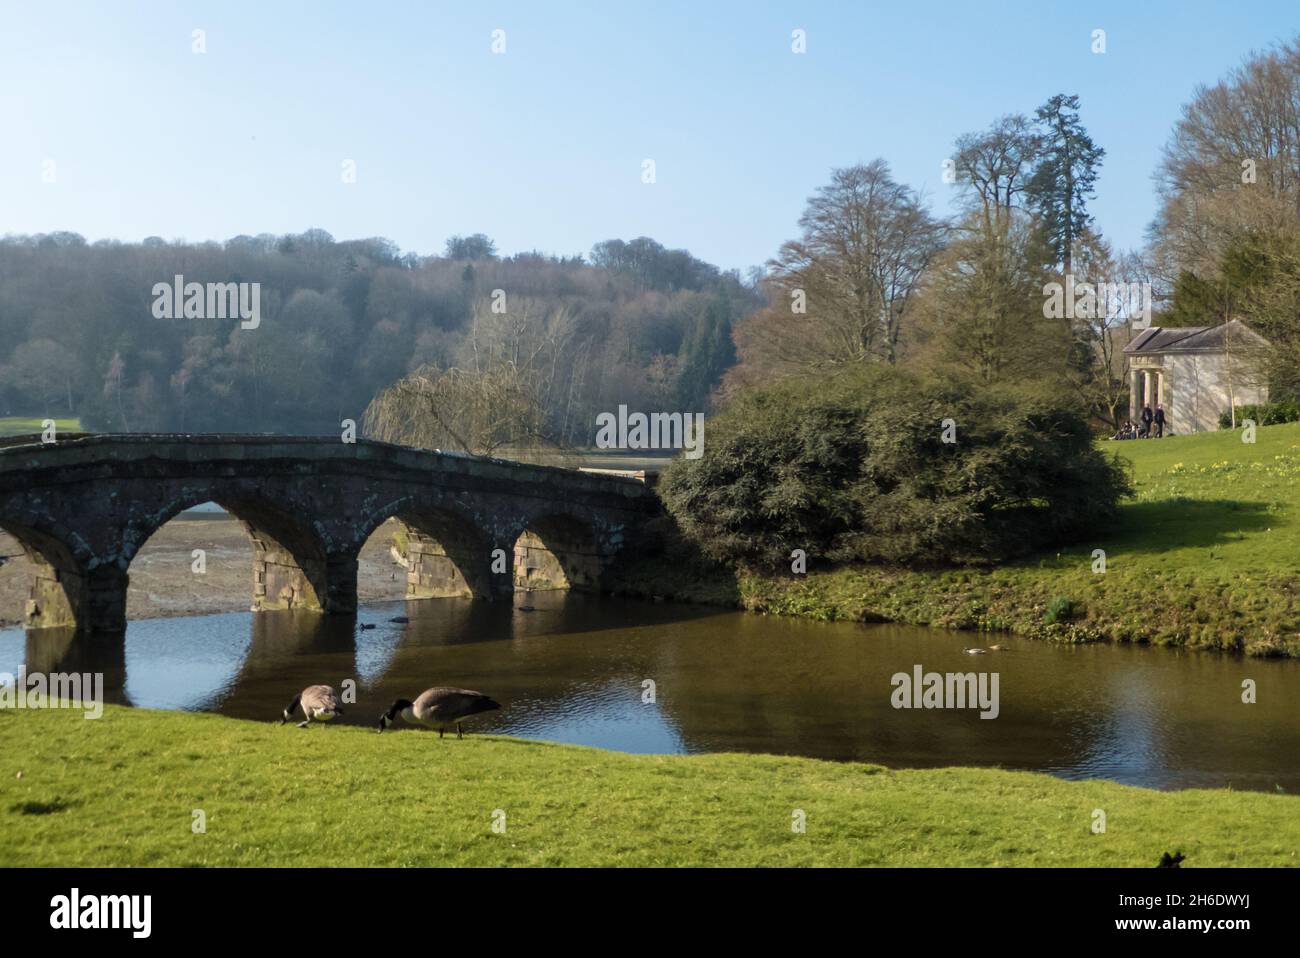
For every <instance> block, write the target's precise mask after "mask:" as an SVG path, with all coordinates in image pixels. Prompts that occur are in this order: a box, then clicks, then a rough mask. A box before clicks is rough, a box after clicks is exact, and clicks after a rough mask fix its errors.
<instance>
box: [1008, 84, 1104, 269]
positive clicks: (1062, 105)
mask: <svg viewBox="0 0 1300 958" xmlns="http://www.w3.org/2000/svg"><path fill="white" fill-rule="evenodd" d="M1078 109H1079V98H1078V97H1077V96H1066V95H1065V94H1063V93H1058V94H1057V95H1056V96H1054V97H1052V98H1051V99H1050V100H1048V101H1047V102H1046V103H1045V104H1043V105H1042V106H1041V107H1039V108H1038V110H1037V111H1036V112H1035V114H1034V115H1035V117H1036V118H1037V120H1038V123H1039V126H1040V127H1041V130H1042V132H1041V144H1040V155H1039V161H1038V166H1037V167H1036V168H1035V170H1034V175H1033V177H1032V178H1031V179H1030V181H1029V186H1028V188H1027V189H1026V191H1025V192H1026V194H1027V196H1028V198H1029V201H1030V203H1031V204H1032V205H1033V206H1034V208H1035V209H1036V210H1037V212H1038V215H1039V221H1040V224H1041V226H1040V228H1041V229H1042V232H1043V239H1044V241H1045V245H1046V246H1047V247H1048V248H1049V249H1051V250H1052V251H1053V252H1054V253H1055V255H1056V262H1057V263H1059V264H1061V266H1062V267H1063V269H1064V272H1066V273H1069V272H1070V271H1071V269H1072V268H1073V247H1074V243H1075V241H1076V240H1077V239H1078V238H1079V237H1080V236H1082V235H1083V233H1084V230H1086V229H1087V228H1088V226H1089V224H1090V223H1091V222H1092V217H1091V216H1090V215H1089V213H1088V209H1087V201H1088V200H1089V199H1090V198H1091V197H1092V196H1093V185H1094V184H1095V183H1096V181H1097V169H1098V167H1100V166H1101V161H1102V158H1103V157H1104V156H1105V155H1106V151H1105V150H1103V149H1102V148H1101V147H1099V146H1097V145H1096V144H1094V143H1093V142H1092V138H1091V137H1090V136H1088V131H1087V130H1085V129H1084V128H1083V124H1082V123H1080V122H1079V114H1078Z"/></svg>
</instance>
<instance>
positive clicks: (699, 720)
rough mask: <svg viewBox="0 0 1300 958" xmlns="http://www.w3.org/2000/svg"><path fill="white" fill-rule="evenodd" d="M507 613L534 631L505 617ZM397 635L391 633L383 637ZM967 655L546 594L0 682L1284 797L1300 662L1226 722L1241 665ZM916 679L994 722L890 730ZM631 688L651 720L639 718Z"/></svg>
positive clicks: (1043, 651) (928, 637) (1297, 722)
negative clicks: (437, 691) (443, 698)
mask: <svg viewBox="0 0 1300 958" xmlns="http://www.w3.org/2000/svg"><path fill="white" fill-rule="evenodd" d="M525 603H527V604H529V605H531V606H535V607H536V608H535V610H534V611H523V610H522V609H521V608H520V607H521V606H522V605H524V604H525ZM403 615H404V616H409V617H410V621H409V622H406V623H396V622H391V621H389V620H390V619H392V618H394V617H397V616H403ZM359 625H373V626H374V628H370V629H360V628H358V626H359ZM119 638H120V637H119ZM971 641H972V636H971V635H970V634H969V633H966V634H963V633H954V632H946V631H943V630H937V629H921V628H911V627H903V626H889V625H872V626H863V625H850V624H843V623H841V624H825V623H816V622H808V621H802V620H791V619H781V618H777V617H772V616H756V615H749V614H745V613H739V612H730V611H719V610H710V609H704V608H699V607H693V606H676V605H672V604H666V603H650V602H638V601H633V600H626V599H619V598H613V597H608V596H590V595H581V594H574V593H563V592H551V593H534V594H530V595H519V596H516V597H515V601H514V603H513V604H511V603H507V602H500V603H489V602H475V601H473V600H465V599H436V600H426V601H416V602H406V603H402V602H395V603H390V604H384V605H373V606H367V607H363V608H362V609H361V610H360V612H359V614H358V616H357V618H356V620H355V622H354V621H353V620H352V619H351V618H350V617H342V616H322V615H319V614H305V613H301V612H297V613H295V612H266V613H259V614H250V613H239V614H231V615H218V616H204V617H189V618H173V619H159V620H150V621H140V622H132V623H131V624H130V627H129V629H128V631H127V633H126V636H125V642H124V643H123V642H121V641H119V643H118V644H117V645H114V644H113V643H112V642H107V641H99V640H97V641H95V642H91V643H82V642H73V641H66V640H65V639H63V638H60V637H58V636H56V635H51V634H50V633H47V632H41V633H28V634H27V635H26V636H24V634H23V633H22V632H21V631H19V630H17V629H13V630H8V631H5V632H0V672H3V671H9V672H16V671H17V669H18V668H19V666H20V665H21V664H22V663H23V661H24V660H25V661H26V662H27V663H28V666H29V668H33V669H35V668H38V667H39V668H40V669H41V670H43V671H70V670H73V669H75V670H78V671H103V672H105V673H106V679H107V683H108V685H109V696H108V697H109V699H110V701H118V702H129V703H131V704H134V705H137V706H145V707H154V708H183V709H206V710H211V711H216V712H220V713H222V714H225V715H230V716H235V717H238V718H243V719H252V720H257V721H262V722H273V721H276V720H277V719H278V718H279V714H280V710H281V709H282V708H283V707H284V706H285V704H286V703H287V702H288V701H289V699H290V698H292V696H293V695H294V694H295V693H296V692H297V691H299V690H300V689H302V688H303V687H304V686H306V685H309V684H312V683H316V682H328V683H330V684H332V685H334V686H335V687H341V686H342V683H343V682H344V680H346V679H353V680H355V682H356V687H357V701H356V704H355V705H354V706H353V707H351V708H349V710H348V712H347V714H346V715H345V716H344V717H343V719H342V720H341V721H343V722H345V723H349V724H357V725H365V726H370V725H372V724H373V723H374V722H375V720H376V719H377V717H378V715H379V713H380V712H381V711H382V710H383V709H384V708H386V707H387V706H388V704H389V703H390V702H391V701H392V700H393V699H395V698H398V697H407V698H410V697H411V696H412V695H413V694H414V693H417V692H419V691H420V690H422V689H424V688H426V687H428V686H431V685H461V686H466V687H469V688H477V689H480V690H481V691H484V692H486V693H488V694H490V695H492V696H493V697H494V698H496V699H497V700H498V701H500V702H501V703H502V705H503V708H502V710H501V711H500V712H493V713H491V714H489V715H485V716H483V717H482V719H481V721H479V722H478V723H477V724H476V725H475V726H473V728H476V729H478V730H480V731H484V732H494V733H501V734H509V735H519V736H524V737H529V738H537V739H545V740H552V741H563V742H572V743H576V744H582V745H595V746H599V747H604V748H612V749H619V750H623V751H631V752H676V753H682V752H718V751H733V752H734V751H749V752H769V753H779V754H795V755H807V756H812V757H817V758H829V759H841V760H845V759H848V760H856V761H863V762H872V763H877V764H882V765H887V766H895V767H907V766H941V765H967V766H969V765H979V766H997V767H1004V768H1020V769H1033V770H1039V771H1048V772H1052V773H1055V774H1058V775H1062V776H1065V777H1069V778H1093V777H1098V778H1110V779H1115V780H1118V781H1122V782H1126V783H1130V784H1135V785H1145V786H1148V787H1158V788H1178V787H1222V786H1227V785H1231V786H1232V787H1234V788H1244V789H1259V790H1266V791H1271V790H1273V789H1275V788H1276V787H1278V786H1281V787H1282V788H1283V789H1285V790H1286V791H1289V792H1295V791H1300V761H1298V760H1297V758H1296V756H1297V755H1300V709H1296V708H1295V706H1294V702H1295V697H1296V690H1297V689H1298V688H1300V662H1292V661H1264V660H1254V661H1251V662H1249V674H1250V677H1251V678H1253V679H1254V680H1255V681H1256V683H1257V692H1258V701H1257V703H1256V704H1254V705H1251V706H1249V707H1245V706H1242V705H1240V698H1239V696H1240V687H1241V677H1242V674H1243V673H1242V668H1243V666H1242V662H1241V661H1240V660H1238V659H1236V658H1233V657H1230V656H1222V655H1214V654H1208V653H1203V654H1191V653H1176V652H1172V651H1169V650H1162V649H1156V650H1152V649H1143V648H1135V647H1130V646H1109V645H1094V646H1081V647H1079V646H1071V647H1063V646H1058V645H1054V644H1051V643H1043V642H1032V641H1025V640H1017V639H1014V638H1004V639H1003V642H1004V643H1005V644H1008V645H1009V646H1010V650H1009V651H1007V652H1005V653H991V654H989V655H986V656H979V657H971V656H968V655H964V654H963V653H962V651H961V650H962V648H963V646H967V645H970V644H971ZM917 664H920V665H922V666H923V667H924V668H925V670H927V671H930V670H933V671H937V672H941V673H943V672H969V671H995V672H997V673H998V674H999V676H1000V711H999V715H998V718H997V719H996V720H991V721H990V720H983V719H980V718H979V716H978V713H977V712H976V711H974V710H965V711H960V710H954V709H935V710H896V709H894V708H893V707H892V705H891V693H892V692H893V686H892V684H891V681H890V679H891V677H892V676H893V675H894V674H895V673H898V672H903V673H909V674H910V673H911V671H912V669H913V667H914V666H915V665H917ZM647 681H652V682H654V692H655V695H654V699H653V701H646V700H645V699H646V697H645V689H646V686H645V684H644V683H646V682H647ZM101 721H111V716H110V717H108V718H106V719H102V720H101ZM283 732H284V734H297V735H309V734H311V735H314V734H324V735H328V734H331V732H330V729H328V728H325V729H309V730H304V731H300V730H298V729H295V728H293V727H291V726H290V727H287V728H286V729H284V730H283ZM414 734H419V733H414ZM429 739H430V748H435V747H437V745H438V740H437V737H436V736H430V737H429ZM453 747H455V746H453Z"/></svg>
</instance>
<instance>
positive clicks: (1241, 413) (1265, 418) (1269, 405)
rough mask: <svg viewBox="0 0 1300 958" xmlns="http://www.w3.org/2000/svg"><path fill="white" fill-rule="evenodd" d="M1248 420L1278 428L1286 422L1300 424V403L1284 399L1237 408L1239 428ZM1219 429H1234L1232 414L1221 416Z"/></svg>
mask: <svg viewBox="0 0 1300 958" xmlns="http://www.w3.org/2000/svg"><path fill="white" fill-rule="evenodd" d="M1247 419H1250V420H1253V421H1254V423H1255V425H1256V426H1277V425H1280V424H1281V423H1284V422H1300V402H1298V401H1296V400H1294V399H1282V400H1279V401H1278V402H1266V403H1255V404H1252V405H1248V406H1238V407H1237V428H1241V424H1242V423H1243V422H1245V421H1246V420H1247ZM1219 428H1220V429H1231V428H1232V413H1227V412H1225V413H1220V414H1219Z"/></svg>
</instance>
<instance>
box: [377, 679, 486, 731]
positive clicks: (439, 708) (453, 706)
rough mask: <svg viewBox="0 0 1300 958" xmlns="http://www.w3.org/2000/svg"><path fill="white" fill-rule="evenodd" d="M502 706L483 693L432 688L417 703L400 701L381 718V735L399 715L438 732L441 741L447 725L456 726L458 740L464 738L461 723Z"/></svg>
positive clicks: (426, 690) (421, 694)
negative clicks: (472, 716)
mask: <svg viewBox="0 0 1300 958" xmlns="http://www.w3.org/2000/svg"><path fill="white" fill-rule="evenodd" d="M499 708H501V706H500V705H499V704H498V703H497V702H495V701H493V700H492V699H490V698H488V697H487V696H486V695H484V694H483V693H482V692H471V691H470V690H469V689H448V688H433V689H425V690H424V691H423V692H421V693H420V694H419V696H418V697H417V698H416V700H415V701H414V702H411V701H408V700H407V699H398V700H397V701H396V702H394V703H393V704H392V705H391V706H389V708H388V711H387V712H385V713H384V714H383V715H381V716H379V731H381V732H382V731H383V730H384V729H386V728H387V727H388V726H390V725H392V724H393V720H394V719H396V718H397V716H398V714H399V713H400V714H401V716H402V718H404V719H406V721H408V722H411V723H412V724H417V725H423V726H425V727H427V728H436V729H437V730H438V738H442V736H443V733H444V732H445V731H446V730H447V725H448V724H452V725H455V726H456V737H457V738H464V737H465V733H464V732H463V731H461V727H460V723H461V722H462V721H463V720H465V719H467V718H469V717H470V716H471V715H477V714H478V713H479V712H491V711H493V710H494V709H499Z"/></svg>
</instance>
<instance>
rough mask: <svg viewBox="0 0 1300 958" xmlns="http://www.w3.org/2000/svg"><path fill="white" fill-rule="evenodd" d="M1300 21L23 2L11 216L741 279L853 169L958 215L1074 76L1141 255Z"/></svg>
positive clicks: (11, 51)
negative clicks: (1182, 183) (1212, 125)
mask: <svg viewBox="0 0 1300 958" xmlns="http://www.w3.org/2000/svg"><path fill="white" fill-rule="evenodd" d="M195 28H202V29H204V30H206V32H207V53H206V54H203V55H196V54H194V53H192V52H191V50H190V47H191V31H192V30H194V29H195ZM498 28H500V29H503V30H505V31H506V44H507V47H506V53H505V54H504V55H494V54H492V52H491V50H490V43H491V32H492V31H493V30H494V29H498ZM795 28H802V29H804V30H806V31H807V37H808V52H807V53H806V54H804V55H796V54H793V53H792V52H791V51H790V33H791V30H793V29H795ZM1095 28H1102V29H1104V30H1105V31H1106V40H1107V52H1106V53H1105V54H1104V55H1094V54H1093V53H1091V52H1090V42H1091V40H1090V34H1091V31H1092V30H1093V29H1095ZM1297 33H1300V5H1297V4H1296V3H1295V2H1294V0H1287V2H1283V0H1251V2H1249V3H1242V2H1226V3H1210V2H1177V0H1160V2H1138V0H1125V2H1117V3H1112V2H1090V3H1087V4H1082V3H1065V2H1055V0H1033V2H1007V3H996V2H988V3H971V2H957V0H938V2H916V0H913V2H901V3H900V2H896V0H889V2H870V3H868V2H840V3H829V2H827V3H808V2H798V3H796V2H787V3H774V2H773V3H759V2H750V3H741V2H735V3H715V2H706V0H693V2H660V0H655V2H651V3H633V2H625V0H601V2H590V3H576V2H545V0H533V2H527V3H479V2H474V3H471V2H467V0H466V2H459V3H432V2H427V3H383V2H373V0H372V2H362V0H352V2H346V3H316V2H313V3H305V2H304V3H289V2H278V0H258V2H221V3H184V4H181V3H143V2H137V3H130V2H120V3H119V2H113V3H109V2H100V3H93V4H92V3H67V2H60V0H32V2H27V0H23V2H13V0H4V2H3V3H0V129H3V136H2V137H0V233H6V232H7V233H30V232H47V231H51V230H60V229H61V230H72V231H75V232H79V233H82V234H83V235H85V236H87V237H88V238H90V239H92V240H94V239H100V238H104V237H116V238H120V239H125V240H139V239H142V238H143V237H145V236H149V235H160V236H163V237H166V238H169V239H173V238H184V239H189V240H203V239H225V238H228V237H230V236H234V235H238V234H240V233H249V234H255V233H261V232H271V233H283V232H299V231H301V230H303V229H306V228H308V227H320V228H322V229H325V230H328V231H329V232H330V233H332V234H333V235H334V236H335V237H336V238H339V239H344V238H355V237H361V236H376V235H379V236H387V237H389V238H390V239H392V240H394V241H396V242H397V243H398V244H399V245H400V246H401V247H402V248H403V249H404V250H408V251H411V250H413V251H416V252H420V253H432V252H440V251H441V249H442V245H443V242H444V240H445V239H446V238H447V236H449V235H451V234H456V233H462V234H463V233H471V232H484V233H487V234H488V235H490V236H491V237H493V238H494V239H495V240H496V241H497V244H498V248H499V249H500V250H501V251H502V252H505V253H513V252H516V251H520V250H527V249H540V250H543V251H546V252H552V253H578V252H586V251H587V250H588V249H589V248H590V247H591V245H592V243H594V242H596V241H598V240H602V239H608V238H611V237H621V238H631V237H633V236H639V235H648V236H652V237H654V238H655V239H657V240H659V241H660V242H662V243H664V244H665V245H668V246H670V247H685V248H687V249H689V250H690V251H691V252H692V253H694V254H695V255H697V256H700V257H702V258H703V259H706V260H709V261H711V262H714V263H717V264H719V265H721V266H723V267H727V268H729V267H740V268H744V267H747V266H750V265H756V264H760V263H762V262H763V261H765V260H766V259H767V258H768V257H770V256H771V255H772V254H773V253H774V252H775V250H776V249H777V247H778V246H779V245H780V243H781V242H782V241H783V240H785V239H787V238H789V237H791V236H792V235H794V234H795V232H796V220H797V219H798V216H799V213H800V210H801V209H802V207H803V204H804V201H805V199H806V197H807V196H808V195H809V194H810V193H811V192H812V191H813V190H814V189H815V188H816V187H817V186H819V185H820V184H822V183H824V182H825V181H826V179H827V174H828V172H829V170H830V169H831V168H833V167H836V166H844V165H848V164H852V163H855V162H859V161H868V160H871V159H873V158H875V157H877V156H879V157H883V158H884V159H886V160H887V161H888V162H889V163H890V165H891V167H892V168H893V170H894V172H895V175H896V176H898V177H899V178H900V179H902V180H904V181H905V182H908V183H910V184H911V185H913V186H916V187H919V188H923V189H924V190H925V191H926V193H927V194H928V195H929V196H930V197H931V199H932V202H933V204H934V206H935V208H936V210H937V211H938V212H947V211H948V209H949V199H950V195H951V187H948V186H946V185H945V184H944V183H943V182H942V180H941V176H940V164H941V162H942V161H943V159H944V158H945V157H946V156H948V154H949V150H950V147H951V144H952V142H953V140H954V138H955V137H956V136H957V135H958V134H960V133H962V132H965V131H968V130H974V129H979V128H981V127H983V126H985V125H987V124H988V123H989V122H990V121H992V120H993V119H994V118H995V117H996V116H998V115H1000V114H1002V113H1007V112H1015V111H1023V112H1030V111H1032V110H1033V108H1034V107H1036V106H1037V105H1038V104H1040V103H1041V102H1043V101H1044V100H1046V99H1047V98H1048V97H1049V96H1051V95H1052V94H1054V93H1057V92H1067V93H1077V94H1079V96H1080V97H1081V98H1082V101H1083V118H1084V121H1085V123H1086V124H1087V126H1088V128H1089V130H1090V131H1091V132H1092V134H1093V137H1094V139H1095V140H1096V141H1097V142H1098V143H1099V144H1101V145H1102V146H1104V147H1105V149H1106V151H1107V157H1106V163H1105V167H1104V170H1103V172H1102V175H1101V178H1100V180H1099V183H1098V198H1097V200H1096V201H1095V202H1094V204H1093V211H1094V213H1095V215H1096V217H1097V221H1098V224H1099V225H1100V227H1101V229H1102V231H1103V232H1104V233H1105V234H1106V235H1107V236H1108V238H1109V239H1110V240H1111V241H1112V243H1113V244H1114V245H1115V246H1116V247H1117V248H1127V247H1134V246H1138V245H1140V244H1141V242H1142V238H1143V231H1144V229H1145V227H1146V225H1147V223H1148V222H1149V221H1150V219H1151V216H1152V213H1153V211H1154V199H1153V195H1152V184H1151V173H1152V171H1153V169H1154V168H1155V164H1156V161H1157V158H1158V154H1159V149H1160V146H1161V144H1162V143H1163V142H1164V141H1165V139H1166V138H1167V137H1168V135H1169V132H1170V129H1171V127H1172V124H1173V123H1174V121H1175V119H1176V118H1177V116H1178V111H1179V107H1180V106H1181V104H1183V103H1184V102H1186V100H1187V99H1188V98H1189V97H1190V95H1191V93H1192V91H1193V89H1194V87H1195V85H1196V84H1197V83H1200V82H1206V83H1211V82H1213V81H1215V80H1216V79H1218V78H1219V77H1220V76H1222V75H1223V73H1224V72H1225V71H1226V70H1228V69H1229V68H1231V67H1232V66H1234V65H1236V64H1237V63H1238V62H1240V60H1241V58H1242V57H1243V56H1244V55H1245V54H1246V53H1248V52H1249V51H1250V50H1251V49H1262V48H1264V47H1267V46H1268V45H1270V44H1271V43H1273V42H1274V41H1277V40H1281V39H1287V38H1289V37H1291V36H1294V35H1296V34H1297ZM646 158H650V159H653V160H654V161H655V163H656V166H657V179H658V181H657V183H655V184H654V185H645V184H643V183H642V182H641V163H642V160H644V159H646ZM47 159H49V160H53V161H54V162H55V176H56V182H55V183H53V184H45V183H42V181H41V174H42V163H43V162H44V161H45V160H47ZM345 159H352V160H355V161H356V163H357V182H356V184H355V185H351V186H347V185H344V184H342V183H341V182H340V169H341V164H342V162H343V161H344V160H345Z"/></svg>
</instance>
